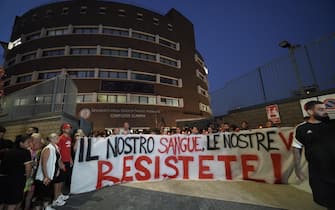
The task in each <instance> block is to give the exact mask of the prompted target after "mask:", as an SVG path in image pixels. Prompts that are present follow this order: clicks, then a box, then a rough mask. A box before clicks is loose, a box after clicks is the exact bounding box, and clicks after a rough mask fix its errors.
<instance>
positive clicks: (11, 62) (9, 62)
mask: <svg viewBox="0 0 335 210" xmlns="http://www.w3.org/2000/svg"><path fill="white" fill-rule="evenodd" d="M15 61H16V58H13V59H11V60H9V61H8V62H7V66H12V65H14V64H15Z"/></svg>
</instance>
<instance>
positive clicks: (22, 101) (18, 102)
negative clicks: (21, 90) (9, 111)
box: [14, 98, 29, 106]
mask: <svg viewBox="0 0 335 210" xmlns="http://www.w3.org/2000/svg"><path fill="white" fill-rule="evenodd" d="M28 102H29V100H28V98H18V99H15V102H14V106H24V105H26V104H28Z"/></svg>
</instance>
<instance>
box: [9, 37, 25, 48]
mask: <svg viewBox="0 0 335 210" xmlns="http://www.w3.org/2000/svg"><path fill="white" fill-rule="evenodd" d="M20 44H22V42H21V38H18V39H17V40H15V41H14V42H9V43H8V50H11V49H13V48H14V47H16V46H18V45H20Z"/></svg>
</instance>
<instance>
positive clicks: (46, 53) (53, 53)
mask: <svg viewBox="0 0 335 210" xmlns="http://www.w3.org/2000/svg"><path fill="white" fill-rule="evenodd" d="M62 55H64V49H55V50H43V53H42V57H49V56H62Z"/></svg>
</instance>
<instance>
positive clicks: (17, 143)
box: [15, 134, 31, 148]
mask: <svg viewBox="0 0 335 210" xmlns="http://www.w3.org/2000/svg"><path fill="white" fill-rule="evenodd" d="M30 138H31V137H30V135H27V134H24V135H17V136H16V137H15V147H16V148H20V143H23V142H25V141H26V140H27V139H30Z"/></svg>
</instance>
